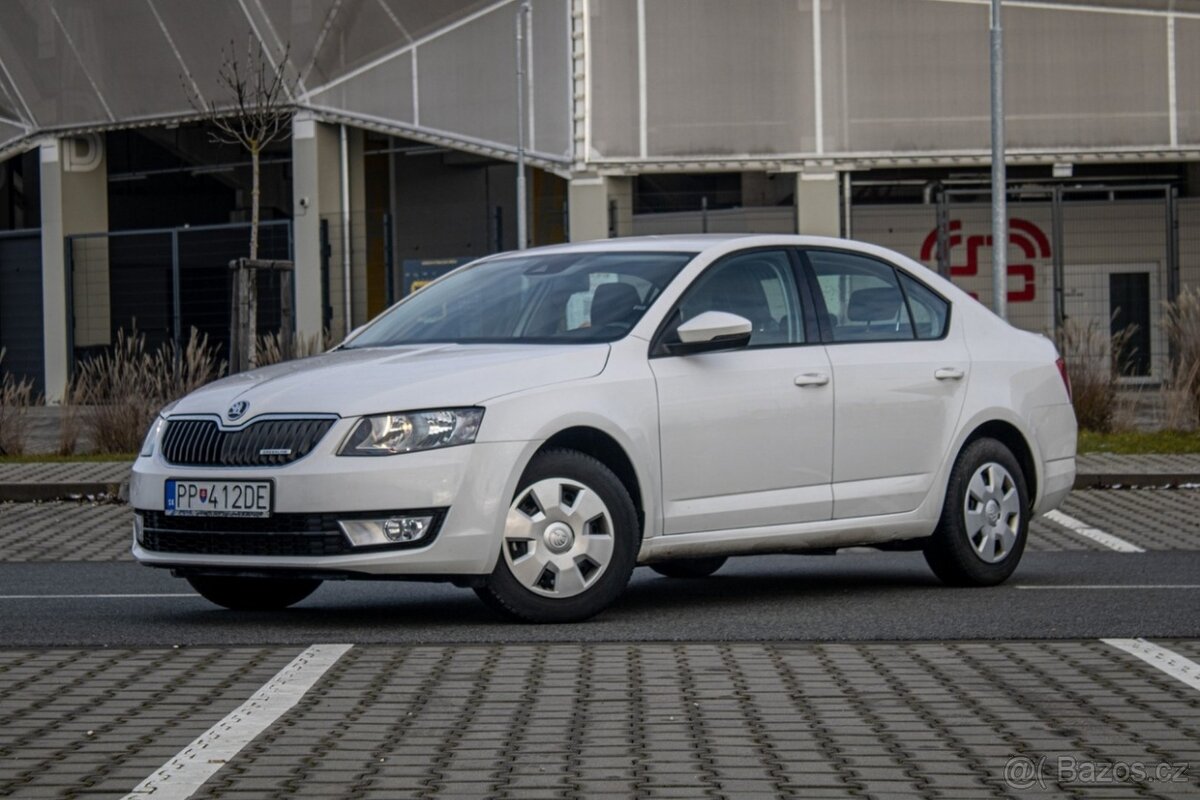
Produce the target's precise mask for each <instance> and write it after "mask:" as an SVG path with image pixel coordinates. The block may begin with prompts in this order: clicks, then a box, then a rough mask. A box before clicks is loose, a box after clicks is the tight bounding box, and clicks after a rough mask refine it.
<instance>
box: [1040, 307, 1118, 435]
mask: <svg viewBox="0 0 1200 800" xmlns="http://www.w3.org/2000/svg"><path fill="white" fill-rule="evenodd" d="M1133 333H1134V329H1133V328H1126V329H1125V330H1123V331H1121V332H1120V333H1118V334H1116V335H1115V336H1114V335H1111V334H1110V333H1109V331H1108V329H1107V328H1106V327H1102V326H1100V325H1098V324H1096V322H1095V320H1091V321H1089V322H1087V323H1081V322H1077V321H1075V320H1067V321H1066V323H1065V324H1064V325H1063V327H1062V330H1061V331H1060V333H1059V337H1058V338H1059V341H1058V351H1059V352H1060V353H1061V354H1062V357H1063V360H1064V361H1066V363H1067V373H1068V374H1069V375H1070V377H1071V395H1072V398H1073V402H1074V404H1075V416H1076V418H1077V419H1078V420H1079V426H1080V427H1081V428H1086V429H1088V430H1093V431H1100V432H1102V433H1108V432H1110V431H1112V430H1114V429H1115V428H1117V427H1118V425H1120V424H1124V423H1126V422H1127V421H1128V417H1129V416H1130V414H1129V411H1128V409H1126V408H1125V407H1124V406H1122V404H1121V403H1120V402H1119V400H1118V395H1117V378H1118V377H1119V376H1120V374H1121V364H1120V363H1118V359H1120V358H1121V354H1125V357H1127V358H1128V357H1129V356H1130V353H1129V350H1128V344H1129V340H1130V338H1131V337H1132V335H1133Z"/></svg>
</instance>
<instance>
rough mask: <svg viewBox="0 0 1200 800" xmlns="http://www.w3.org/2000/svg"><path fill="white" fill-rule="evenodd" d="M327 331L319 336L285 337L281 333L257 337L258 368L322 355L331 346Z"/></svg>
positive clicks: (330, 338)
mask: <svg viewBox="0 0 1200 800" xmlns="http://www.w3.org/2000/svg"><path fill="white" fill-rule="evenodd" d="M332 338H333V337H332V336H331V335H330V331H329V329H326V330H325V331H324V332H323V333H322V334H321V335H319V336H318V335H316V334H313V335H312V336H285V335H284V334H283V332H282V331H277V332H275V333H268V334H266V335H265V336H260V337H258V351H257V353H258V366H260V367H265V366H267V365H268V364H278V363H280V362H283V361H291V360H292V359H294V358H308V357H309V356H315V355H318V354H319V353H324V352H325V351H326V350H328V349H329V348H330V347H332V346H333V344H332V341H331V340H332Z"/></svg>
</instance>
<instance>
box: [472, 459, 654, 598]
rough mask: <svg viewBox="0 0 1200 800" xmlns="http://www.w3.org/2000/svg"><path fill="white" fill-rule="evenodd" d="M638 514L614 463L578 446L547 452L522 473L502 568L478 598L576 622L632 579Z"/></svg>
mask: <svg viewBox="0 0 1200 800" xmlns="http://www.w3.org/2000/svg"><path fill="white" fill-rule="evenodd" d="M639 539H640V535H639V529H638V521H637V512H636V511H635V510H634V507H633V501H632V500H631V499H630V497H629V492H628V491H626V489H625V486H624V484H622V483H621V481H620V479H618V478H617V476H616V475H614V474H613V473H612V471H611V470H610V469H608V467H606V466H604V464H602V463H600V462H599V461H597V460H596V459H594V458H592V457H591V456H589V455H586V454H584V453H580V452H578V451H575V450H544V451H542V452H540V453H538V454H537V455H535V456H534V457H533V460H532V461H530V463H529V466H528V467H527V468H526V469H525V473H524V474H523V475H522V476H521V482H520V488H518V489H517V493H516V496H515V497H514V498H513V501H512V504H511V505H510V506H509V510H508V517H507V519H506V522H505V526H504V538H503V542H502V543H501V554H500V558H499V559H498V560H497V562H496V568H495V570H493V572H492V574H491V575H489V576H488V578H487V580H486V582H485V583H484V585H482V586H480V587H478V588H476V590H475V592H476V594H478V595H479V597H480V598H481V599H482V600H483V601H484V602H485V603H487V604H488V605H489V606H491V607H492V608H493V609H495V610H497V611H499V612H501V613H502V614H504V615H505V616H508V617H512V618H514V619H519V620H522V621H525V622H575V621H578V620H583V619H587V618H588V617H591V616H593V615H595V614H597V613H599V612H600V611H601V610H603V609H604V608H605V607H606V606H608V605H609V604H610V603H612V602H613V601H614V600H616V599H617V597H619V596H620V594H621V592H622V591H624V589H625V585H626V584H627V583H628V582H629V575H630V573H632V572H633V566H634V561H635V559H636V557H637V548H638V542H639Z"/></svg>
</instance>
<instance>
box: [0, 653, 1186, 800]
mask: <svg viewBox="0 0 1200 800" xmlns="http://www.w3.org/2000/svg"><path fill="white" fill-rule="evenodd" d="M1160 644H1162V645H1164V646H1167V647H1170V648H1172V649H1175V650H1176V651H1177V652H1181V653H1183V652H1188V653H1192V654H1193V655H1195V654H1196V651H1197V650H1200V646H1198V644H1197V643H1196V642H1169V641H1164V642H1160ZM297 652H299V648H271V649H238V650H223V651H218V650H210V649H181V650H140V651H138V650H134V651H102V652H80V651H62V650H53V651H19V652H7V653H0V796H9V795H11V796H14V797H70V796H79V797H115V796H120V795H121V794H123V793H125V792H128V791H129V790H130V789H131V788H133V786H135V785H137V783H138V782H140V781H141V780H142V779H143V778H145V777H146V776H147V775H149V774H150V773H151V772H153V771H154V769H155V768H157V767H158V766H159V765H160V764H161V763H163V762H164V761H166V760H167V759H168V758H169V757H170V756H171V755H173V754H174V753H175V752H176V751H178V750H179V749H180V748H182V747H183V746H184V745H186V744H187V743H188V742H190V741H191V739H192V738H194V737H195V736H197V735H199V734H200V733H202V732H204V731H205V730H206V729H207V728H208V727H209V726H211V725H212V724H213V723H214V722H216V721H217V720H218V719H220V718H221V717H222V716H223V715H224V714H226V713H228V712H229V711H230V710H232V709H233V708H235V707H236V706H237V705H238V704H240V703H241V702H242V701H243V700H245V699H246V698H247V697H249V696H250V695H251V694H253V692H254V691H255V690H256V689H257V688H258V687H259V686H260V685H261V684H262V683H264V682H266V681H267V680H268V679H269V678H270V676H271V675H272V674H273V672H274V671H275V670H278V669H279V668H280V667H281V666H282V665H283V664H285V663H286V662H287V661H288V660H290V659H291V658H292V657H293V656H294V655H296V653H297ZM1013 758H1024V759H1029V761H1030V763H1032V764H1040V765H1041V770H1042V778H1041V782H1042V784H1044V788H1043V786H1042V785H1039V784H1038V783H1036V782H1035V783H1033V784H1032V785H1031V786H1030V787H1026V788H1024V789H1022V788H1021V787H1020V786H1018V785H1014V783H1013V774H1012V773H1011V772H1010V773H1009V774H1008V779H1007V782H1006V771H1005V770H1006V764H1008V763H1009V762H1010V760H1011V759H1013ZM1060 760H1061V761H1060ZM1118 763H1119V764H1125V765H1136V764H1141V765H1145V766H1147V767H1148V768H1151V769H1153V768H1155V767H1156V766H1157V765H1160V764H1164V765H1172V764H1177V765H1181V766H1182V767H1183V768H1184V773H1183V774H1182V775H1181V776H1180V778H1179V780H1178V781H1177V782H1151V781H1141V782H1138V781H1131V780H1118V781H1115V782H1110V783H1108V784H1107V785H1094V784H1089V783H1087V782H1081V780H1080V779H1079V776H1080V775H1081V774H1082V771H1081V770H1082V768H1083V767H1084V766H1085V765H1105V764H1110V765H1111V764H1118ZM1064 765H1065V766H1066V767H1067V769H1066V770H1064V769H1063V768H1062V767H1063V766H1064ZM1072 770H1073V772H1072ZM1171 772H1172V773H1173V770H1171ZM1073 774H1074V778H1075V779H1074V782H1072V780H1070V779H1071V778H1072V775H1073ZM1164 774H1166V773H1164ZM1198 793H1200V692H1198V691H1197V690H1195V689H1194V688H1192V687H1189V686H1187V685H1185V684H1184V683H1182V682H1180V681H1178V680H1176V679H1174V678H1171V677H1169V676H1168V675H1166V674H1164V673H1162V672H1160V671H1158V670H1156V669H1154V668H1152V667H1149V666H1147V665H1146V664H1144V663H1143V662H1141V661H1139V660H1137V659H1135V658H1134V657H1132V656H1129V655H1127V654H1126V653H1124V652H1121V651H1119V650H1117V649H1115V648H1113V647H1110V646H1108V645H1105V644H1103V643H1101V642H1098V641H1082V642H1053V643H1036V642H1034V643H1030V642H1009V643H954V642H948V643H928V644H904V645H898V644H857V645H855V644H824V645H807V644H794V645H793V644H774V645H766V644H720V645H718V644H702V643H701V644H637V645H592V646H589V645H522V646H515V645H493V646H412V647H365V646H359V647H355V648H353V649H352V650H351V651H350V652H349V653H348V654H347V655H346V656H344V657H343V658H342V660H341V661H340V662H338V664H337V665H336V666H335V667H334V668H333V669H332V670H330V671H329V672H328V673H326V675H325V676H324V677H323V678H322V679H321V681H320V682H319V683H318V684H317V685H316V686H315V687H314V688H313V689H312V690H311V691H309V692H308V694H306V695H305V696H304V697H303V699H302V700H301V701H300V703H299V704H298V705H297V706H296V707H295V708H293V709H292V710H291V711H290V712H289V713H288V714H286V715H285V716H284V717H283V718H282V719H280V720H279V721H277V722H276V723H275V724H273V725H272V726H270V727H269V728H268V729H267V731H266V732H265V733H263V734H262V735H261V736H259V737H258V738H257V739H255V740H254V741H252V742H251V743H250V744H249V745H248V746H247V747H246V748H245V749H244V750H242V751H241V753H240V754H239V755H237V756H236V757H235V758H234V759H233V760H232V761H230V762H229V763H227V764H224V765H223V766H222V768H221V769H220V771H218V772H217V773H216V775H215V776H214V777H213V778H212V779H210V780H209V781H208V782H207V783H206V784H205V785H204V786H203V787H202V788H201V790H200V792H198V793H197V795H196V796H197V797H201V798H250V797H255V798H290V797H355V798H387V800H399V799H400V798H430V797H439V798H440V797H494V798H520V800H534V799H536V798H543V797H545V798H579V797H681V798H694V797H717V798H722V797H728V798H743V797H761V798H791V797H827V798H835V797H847V798H849V797H877V798H887V797H908V798H956V799H957V800H970V798H977V797H978V798H996V797H1025V796H1028V797H1163V798H1185V797H1193V798H1194V797H1196V796H1197V795H1198Z"/></svg>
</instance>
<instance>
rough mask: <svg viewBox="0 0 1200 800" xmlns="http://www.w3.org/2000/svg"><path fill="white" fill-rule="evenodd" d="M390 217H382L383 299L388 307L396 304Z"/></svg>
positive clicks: (387, 215) (386, 214)
mask: <svg viewBox="0 0 1200 800" xmlns="http://www.w3.org/2000/svg"><path fill="white" fill-rule="evenodd" d="M393 244H394V243H393V233H392V215H391V214H388V213H386V212H385V213H384V215H383V277H384V297H385V299H386V300H387V305H388V306H389V307H390V306H391V305H392V303H394V302H396V275H395V269H396V254H395V253H394V252H393Z"/></svg>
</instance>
